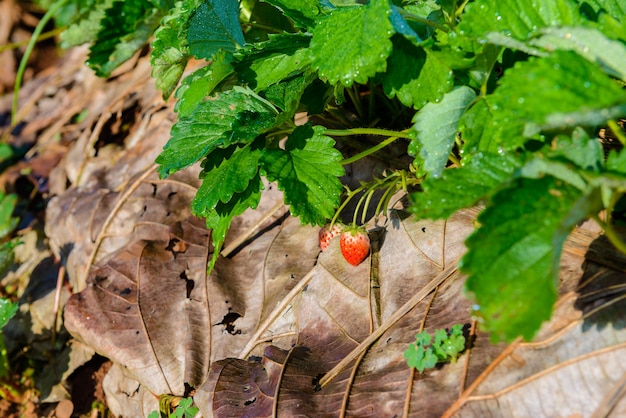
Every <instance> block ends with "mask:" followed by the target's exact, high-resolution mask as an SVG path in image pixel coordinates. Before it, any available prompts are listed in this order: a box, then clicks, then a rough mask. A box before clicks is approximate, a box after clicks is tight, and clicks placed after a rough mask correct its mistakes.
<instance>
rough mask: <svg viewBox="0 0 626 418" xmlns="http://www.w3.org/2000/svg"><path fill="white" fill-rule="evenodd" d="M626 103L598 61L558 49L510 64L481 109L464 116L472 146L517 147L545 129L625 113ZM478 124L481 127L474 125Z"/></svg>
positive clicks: (487, 148) (594, 122)
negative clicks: (469, 118)
mask: <svg viewBox="0 0 626 418" xmlns="http://www.w3.org/2000/svg"><path fill="white" fill-rule="evenodd" d="M592 86H593V87H592ZM625 102H626V93H625V92H624V90H623V89H622V87H621V86H620V85H619V84H618V83H616V82H615V81H614V80H613V79H611V78H610V77H609V76H608V75H606V74H605V73H604V72H603V71H602V70H601V69H600V68H599V67H598V66H596V65H595V64H592V63H590V62H589V61H587V60H585V59H584V58H582V57H581V56H580V55H578V54H576V53H574V52H569V51H556V52H554V53H553V54H551V55H550V56H548V57H546V58H537V57H531V58H530V59H529V60H528V61H524V62H518V63H517V64H516V65H515V66H514V67H513V68H511V69H509V70H508V71H507V72H506V73H505V74H504V77H502V79H501V81H500V86H499V88H497V89H496V91H495V92H494V93H493V94H492V95H489V96H487V97H486V99H485V103H484V104H483V105H481V107H480V108H478V109H477V111H476V112H480V113H481V114H480V115H477V114H476V113H473V116H474V117H475V120H474V121H473V122H472V121H468V120H467V119H466V120H465V121H464V125H465V126H466V128H467V127H468V126H470V128H469V130H468V131H467V133H468V135H464V139H465V140H466V141H467V144H469V145H468V146H469V147H470V149H471V148H474V147H477V149H478V150H480V151H490V152H497V151H498V150H513V149H516V148H517V147H519V146H521V145H523V144H524V143H525V142H526V141H527V139H528V138H530V137H533V136H536V135H537V134H539V133H540V132H542V131H545V130H553V129H571V128H573V127H575V126H578V125H589V126H597V125H599V124H602V123H604V122H606V121H607V120H608V119H610V118H612V117H616V116H617V115H620V114H624V113H626V105H625V104H624V103H625ZM485 104H486V105H487V106H486V107H485ZM470 111H471V110H470ZM489 116H491V117H489ZM480 123H482V124H483V127H482V128H481V129H478V130H476V129H475V128H473V127H471V126H472V125H474V126H475V124H480ZM477 133H480V138H477V137H476V136H475V135H476V134H477ZM464 149H466V148H464ZM466 150H467V149H466Z"/></svg>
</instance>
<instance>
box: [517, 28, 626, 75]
mask: <svg viewBox="0 0 626 418" xmlns="http://www.w3.org/2000/svg"><path fill="white" fill-rule="evenodd" d="M529 44H530V45H533V46H536V47H541V48H544V49H546V50H548V51H553V50H555V49H560V50H565V51H575V52H576V53H577V54H579V55H580V56H582V57H584V58H585V59H587V60H588V61H590V62H594V63H596V64H597V65H598V66H599V67H601V68H602V69H603V70H604V71H605V72H606V73H608V74H609V75H611V76H613V77H617V78H620V79H621V80H622V81H626V46H625V45H624V44H623V43H622V42H619V41H613V40H611V39H609V38H607V37H606V36H605V35H604V34H603V33H601V32H600V31H598V30H597V29H594V28H586V27H561V28H546V29H544V30H543V31H542V36H541V37H539V38H537V39H533V40H531V41H530V42H529Z"/></svg>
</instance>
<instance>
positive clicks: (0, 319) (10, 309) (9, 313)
mask: <svg viewBox="0 0 626 418" xmlns="http://www.w3.org/2000/svg"><path fill="white" fill-rule="evenodd" d="M17 309H18V304H17V303H15V302H11V301H10V300H9V299H5V298H0V330H1V329H2V328H4V327H5V326H6V324H8V323H9V321H10V320H11V318H13V317H14V316H15V314H16V313H17Z"/></svg>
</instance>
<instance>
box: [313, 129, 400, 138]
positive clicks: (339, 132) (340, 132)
mask: <svg viewBox="0 0 626 418" xmlns="http://www.w3.org/2000/svg"><path fill="white" fill-rule="evenodd" d="M324 133H325V134H326V135H330V136H350V135H379V136H393V137H397V138H405V139H412V137H411V135H410V134H409V132H407V131H390V130H388V129H379V128H351V129H326V131H324Z"/></svg>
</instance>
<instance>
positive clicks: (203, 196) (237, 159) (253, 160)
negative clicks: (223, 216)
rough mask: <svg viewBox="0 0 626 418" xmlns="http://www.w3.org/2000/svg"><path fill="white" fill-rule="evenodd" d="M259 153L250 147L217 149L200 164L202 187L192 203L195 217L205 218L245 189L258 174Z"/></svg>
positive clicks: (256, 149)
mask: <svg viewBox="0 0 626 418" xmlns="http://www.w3.org/2000/svg"><path fill="white" fill-rule="evenodd" d="M260 156H261V151H260V150H259V149H258V148H257V147H253V146H252V144H246V145H245V146H243V147H238V146H236V145H233V146H230V147H228V148H226V149H220V148H218V149H216V150H214V151H213V152H211V153H210V154H209V155H208V156H207V157H206V159H205V160H204V161H203V163H202V165H203V170H202V175H201V176H202V178H203V180H202V185H201V186H200V188H199V189H198V191H197V192H196V197H195V198H194V199H193V202H192V203H191V210H192V211H193V213H194V214H195V215H197V216H202V217H205V216H206V214H207V213H208V212H209V211H210V210H213V209H215V206H216V205H217V203H218V202H220V201H221V202H223V203H228V202H229V201H230V199H231V198H232V197H233V195H234V194H235V193H242V192H243V191H244V190H246V189H247V188H248V184H249V182H250V180H251V179H252V178H254V177H256V176H257V175H258V172H259V159H260Z"/></svg>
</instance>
